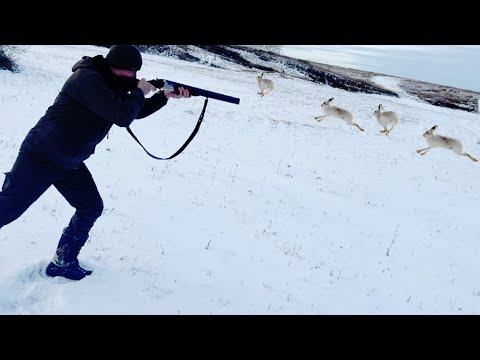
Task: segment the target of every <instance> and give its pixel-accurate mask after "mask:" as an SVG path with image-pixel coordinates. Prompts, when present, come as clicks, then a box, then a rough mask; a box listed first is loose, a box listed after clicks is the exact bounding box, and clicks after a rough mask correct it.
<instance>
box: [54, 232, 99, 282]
mask: <svg viewBox="0 0 480 360" xmlns="http://www.w3.org/2000/svg"><path fill="white" fill-rule="evenodd" d="M83 245H84V242H81V241H78V240H76V239H75V238H74V237H73V236H72V235H71V234H70V232H69V228H68V227H67V228H65V229H64V230H63V233H62V237H61V238H60V241H59V242H58V246H57V250H56V251H55V256H54V257H53V260H52V262H51V263H50V264H48V266H47V270H46V274H47V275H48V276H53V277H54V276H63V277H65V278H67V279H70V280H81V279H83V278H84V277H85V276H87V275H90V274H91V273H92V272H91V271H90V270H85V269H83V268H82V267H80V264H79V263H78V259H77V257H78V254H79V253H80V250H81V248H82V246H83Z"/></svg>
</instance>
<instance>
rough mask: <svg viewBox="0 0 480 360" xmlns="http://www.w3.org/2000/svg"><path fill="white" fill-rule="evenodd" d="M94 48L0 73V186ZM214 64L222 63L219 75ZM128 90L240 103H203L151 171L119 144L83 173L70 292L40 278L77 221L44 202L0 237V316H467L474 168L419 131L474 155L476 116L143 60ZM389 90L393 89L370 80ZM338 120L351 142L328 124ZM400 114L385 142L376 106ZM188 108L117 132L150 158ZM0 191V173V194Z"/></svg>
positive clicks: (59, 49) (475, 252) (473, 309)
mask: <svg viewBox="0 0 480 360" xmlns="http://www.w3.org/2000/svg"><path fill="white" fill-rule="evenodd" d="M107 51H108V49H106V48H102V47H95V46H78V45H77V46H29V47H28V48H27V49H26V51H25V52H24V53H22V54H20V55H19V59H18V60H19V65H20V67H21V69H22V70H21V72H20V73H16V74H12V73H10V72H7V71H0V84H1V86H0V173H4V172H6V171H9V170H10V169H11V166H12V165H13V162H14V160H15V158H16V155H17V152H18V148H19V146H20V144H21V142H22V141H23V138H24V137H25V135H26V133H27V132H28V130H29V129H30V128H31V127H32V126H33V125H34V124H35V123H36V122H37V121H38V119H39V118H40V117H41V116H42V115H43V114H44V113H45V111H46V109H47V108H48V106H50V105H51V104H52V103H53V100H54V99H55V97H56V96H57V94H58V91H59V90H60V88H61V87H62V85H63V83H64V81H65V80H66V79H67V77H68V76H69V75H70V74H71V67H72V65H73V64H74V63H75V62H76V61H78V60H79V59H80V58H81V57H82V56H84V55H89V56H94V55H96V54H103V55H105V54H106V53H107ZM216 61H221V60H218V59H217V60H216ZM138 75H139V77H145V78H147V79H152V78H166V79H170V80H174V81H177V82H181V83H185V84H190V85H192V86H196V87H201V88H205V89H208V90H211V91H216V92H220V93H223V94H227V95H230V96H235V97H239V98H240V99H241V101H240V105H233V104H228V103H223V102H219V101H215V100H210V101H209V105H208V108H207V111H206V114H205V120H204V123H203V125H202V128H201V129H200V131H199V133H198V135H197V137H196V138H195V139H194V140H193V141H192V143H191V144H190V146H189V147H188V148H187V149H186V150H185V151H184V153H182V154H181V155H180V156H179V157H177V158H176V159H174V160H172V161H167V162H161V161H156V160H154V159H151V158H149V157H148V156H147V155H146V154H145V153H144V152H143V150H142V149H141V148H140V146H139V145H138V144H137V143H135V141H134V140H133V139H132V138H131V137H130V136H129V135H128V133H127V132H126V130H125V129H121V128H118V127H114V128H112V131H111V133H110V136H109V138H108V139H105V140H104V141H103V142H102V143H101V144H100V145H99V146H98V147H97V149H96V152H95V154H94V155H93V156H92V157H91V158H90V159H89V160H87V162H86V165H87V166H88V168H89V169H90V171H91V172H92V174H93V177H94V179H95V181H96V183H97V186H98V189H99V191H100V193H101V194H102V197H103V200H104V203H105V210H104V214H103V216H102V217H100V219H99V220H98V221H97V222H96V224H95V226H94V228H93V230H92V232H91V237H90V239H89V241H88V242H87V244H86V246H85V247H84V249H83V250H82V252H81V254H80V262H81V263H82V264H83V265H84V266H85V267H88V268H92V269H93V270H94V273H93V274H92V275H91V276H89V277H87V278H85V279H83V280H81V281H79V282H74V281H70V280H66V279H61V278H49V277H46V276H45V274H44V269H45V266H46V265H47V264H48V262H49V261H50V259H51V257H52V255H53V253H54V250H55V248H56V245H57V242H58V239H59V236H60V233H61V230H62V229H63V227H64V226H65V225H66V224H67V223H68V221H69V219H70V217H71V216H72V215H73V212H74V210H73V209H72V208H71V207H70V206H69V205H68V203H67V202H66V201H65V200H64V199H63V197H62V196H61V195H60V194H59V193H58V192H57V191H56V190H55V189H54V188H51V189H49V190H48V191H47V192H46V193H45V194H44V195H43V196H42V197H41V198H40V199H39V200H38V201H37V202H36V203H35V204H34V205H33V206H32V207H30V209H29V210H28V211H27V212H26V213H25V214H24V215H23V216H22V217H21V218H19V219H18V220H17V221H15V222H13V223H11V224H9V225H7V226H5V227H4V228H2V229H1V230H0V314H479V313H480V281H479V278H478V274H479V273H480V262H479V261H478V256H479V254H480V242H479V241H478V238H479V235H480V223H479V222H478V219H477V218H478V216H477V214H478V211H477V208H478V201H479V198H480V183H479V182H478V181H477V179H478V178H479V175H480V165H479V163H474V162H472V161H470V160H469V159H468V158H466V157H460V156H457V155H455V154H454V153H453V152H450V151H447V150H443V149H434V150H432V151H430V152H429V153H428V154H427V155H425V156H423V157H422V156H419V155H418V154H417V153H416V150H417V149H421V148H425V147H426V146H427V145H426V141H425V139H424V138H423V137H422V134H423V132H424V131H425V130H426V129H429V128H431V127H432V126H433V125H435V124H436V125H438V131H437V132H438V133H439V134H444V135H449V136H454V137H458V138H460V139H461V140H463V141H464V143H465V147H466V149H467V151H468V152H469V153H471V154H472V155H473V156H475V157H477V158H478V157H480V116H479V114H475V113H470V112H466V111H461V110H453V109H447V108H441V107H436V106H433V105H430V104H426V103H424V102H419V101H417V99H416V98H414V97H409V96H406V95H405V94H402V93H400V94H399V96H400V97H398V98H397V97H392V96H386V95H378V94H362V93H352V92H347V91H345V90H341V89H335V88H332V87H329V86H327V85H323V84H316V83H313V82H311V81H306V80H302V79H299V78H296V77H293V76H285V77H284V76H281V75H278V74H269V75H270V76H269V77H270V78H271V79H272V80H274V81H275V89H274V90H273V91H272V92H271V93H270V94H268V95H267V96H265V97H263V98H261V97H259V96H258V94H257V91H258V87H257V82H256V78H255V77H256V75H258V72H257V71H253V70H248V69H245V67H242V66H235V65H234V64H232V63H229V64H228V68H227V65H225V69H223V68H220V67H212V66H208V64H198V63H194V62H188V61H183V60H179V59H174V58H170V57H164V56H158V55H145V56H144V65H143V68H142V71H141V72H140V73H139V74H138ZM374 79H375V81H376V83H377V84H378V85H379V86H383V87H387V88H388V87H390V88H391V89H390V90H392V91H396V90H395V89H398V80H397V78H392V77H376V78H374ZM331 97H334V98H335V100H334V104H336V105H338V106H342V107H345V108H348V109H350V110H352V111H353V112H354V113H355V114H356V117H357V121H358V123H359V124H360V126H362V127H363V128H364V129H365V132H359V131H358V129H356V128H354V127H351V126H348V125H346V124H345V123H343V122H341V121H339V120H336V119H333V118H327V119H325V120H323V121H322V122H320V123H317V122H316V121H315V120H314V117H315V116H318V115H322V114H323V111H322V109H321V108H320V104H321V102H323V101H324V100H326V99H328V98H331ZM380 103H381V104H383V106H384V107H385V110H393V111H396V112H397V113H398V114H399V115H400V123H399V125H398V126H397V127H396V128H395V129H394V130H393V131H392V133H391V135H390V137H387V136H385V135H384V134H381V133H380V130H381V128H380V126H379V125H378V123H377V122H376V120H375V118H374V117H373V115H372V114H373V112H374V110H375V109H376V107H377V106H378V104H380ZM202 106H203V99H202V98H191V99H182V100H170V101H169V103H168V104H167V106H166V107H164V108H163V109H161V110H160V111H159V112H157V113H155V114H154V115H152V116H150V117H148V118H146V119H143V120H138V121H136V122H135V123H134V124H133V125H132V130H133V131H134V132H135V133H136V135H137V136H138V137H139V138H140V140H141V141H142V142H143V143H144V145H145V146H146V147H147V149H148V150H149V151H151V152H153V153H154V154H156V155H159V156H167V155H170V154H171V153H173V152H174V151H175V150H177V148H178V147H179V146H180V145H181V144H182V143H183V141H184V140H185V139H186V138H187V137H188V135H189V134H190V132H191V131H192V129H193V127H194V126H195V123H196V121H197V118H198V115H199V113H200V111H201V109H202ZM1 183H3V174H2V175H1V176H0V184H1Z"/></svg>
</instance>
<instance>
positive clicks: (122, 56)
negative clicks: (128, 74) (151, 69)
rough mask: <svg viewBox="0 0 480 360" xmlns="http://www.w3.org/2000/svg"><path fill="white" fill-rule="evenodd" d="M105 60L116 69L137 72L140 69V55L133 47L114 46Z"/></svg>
mask: <svg viewBox="0 0 480 360" xmlns="http://www.w3.org/2000/svg"><path fill="white" fill-rule="evenodd" d="M105 59H106V60H107V62H108V63H109V64H110V66H112V67H114V68H116V69H121V70H133V71H138V70H140V69H141V68H142V55H141V54H140V51H139V50H138V49H137V48H136V47H135V46H133V45H114V46H112V47H111V48H110V50H109V51H108V54H107V56H106V57H105Z"/></svg>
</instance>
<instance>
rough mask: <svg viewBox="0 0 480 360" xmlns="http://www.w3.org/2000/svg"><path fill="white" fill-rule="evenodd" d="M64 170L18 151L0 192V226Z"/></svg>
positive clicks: (12, 219) (33, 199)
mask: <svg viewBox="0 0 480 360" xmlns="http://www.w3.org/2000/svg"><path fill="white" fill-rule="evenodd" d="M64 172H65V171H64V170H62V169H59V168H56V167H53V166H51V165H48V164H46V163H42V162H38V161H35V160H33V159H31V158H30V157H29V156H28V155H26V154H25V153H22V152H20V153H19V155H18V157H17V159H16V160H15V163H14V164H13V167H12V170H11V171H10V172H7V173H6V174H5V175H6V177H5V181H4V183H3V186H2V191H1V192H0V228H1V227H2V226H5V225H7V224H9V223H11V222H12V221H14V220H16V219H18V218H19V217H20V216H21V215H22V214H23V213H24V212H25V211H27V209H28V208H29V207H30V206H31V205H32V204H33V203H34V202H35V201H36V200H37V199H38V198H39V197H40V196H41V195H42V194H43V193H44V192H45V191H46V190H47V189H48V188H49V187H50V186H51V185H52V184H53V183H54V182H55V181H57V180H58V179H60V178H61V177H62V176H63V174H64Z"/></svg>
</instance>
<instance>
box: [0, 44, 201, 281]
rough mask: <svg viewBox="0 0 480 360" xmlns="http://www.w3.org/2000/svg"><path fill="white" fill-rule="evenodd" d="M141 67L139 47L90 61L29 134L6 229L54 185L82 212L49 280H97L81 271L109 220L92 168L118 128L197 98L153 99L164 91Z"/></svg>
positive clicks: (5, 213) (3, 201)
mask: <svg viewBox="0 0 480 360" xmlns="http://www.w3.org/2000/svg"><path fill="white" fill-rule="evenodd" d="M141 67H142V56H141V53H140V52H139V51H138V49H137V48H136V47H134V46H132V45H115V46H113V47H112V48H110V50H109V52H108V54H107V55H106V57H105V58H104V57H103V56H102V55H97V56H95V57H93V58H92V57H86V56H85V57H83V59H82V60H80V61H78V62H77V63H76V64H75V65H74V66H73V68H72V71H73V74H72V75H71V76H70V77H69V78H68V79H67V81H66V82H65V84H64V85H63V87H62V89H61V91H60V93H59V94H58V96H57V98H56V99H55V101H54V103H53V105H51V106H50V107H49V108H48V109H47V111H46V113H45V115H44V116H43V117H42V118H40V120H39V121H38V123H37V124H36V125H35V126H34V127H33V128H32V129H31V130H30V131H29V132H28V134H27V136H26V138H25V139H24V141H23V143H22V145H21V147H20V150H19V153H18V156H17V158H16V160H15V162H14V164H13V167H12V169H11V170H10V171H9V172H7V173H6V174H5V175H6V176H5V180H4V183H3V186H2V189H1V192H0V229H1V228H2V227H3V226H5V225H7V224H9V223H11V222H13V221H14V220H16V219H18V218H19V217H20V216H21V215H22V214H23V213H24V212H25V211H26V210H27V209H28V208H29V207H30V206H31V205H32V204H33V203H34V202H35V201H36V200H37V199H38V198H39V197H40V196H41V195H42V194H43V193H44V192H45V191H46V190H47V189H48V188H49V187H50V186H52V185H53V186H55V188H56V189H57V190H58V191H59V192H60V193H61V194H62V196H63V197H64V198H65V199H66V200H67V201H68V203H69V204H70V205H71V206H72V207H74V208H75V213H74V215H73V217H72V218H71V220H70V222H69V224H68V226H67V227H65V228H64V229H63V232H62V234H61V237H60V240H59V243H58V246H57V249H56V251H55V254H54V256H53V259H52V261H51V262H50V263H49V264H48V266H47V268H46V274H47V275H48V276H62V277H65V278H68V279H72V280H80V279H83V278H84V277H85V276H87V275H90V274H91V273H92V271H91V270H86V269H84V268H82V267H81V266H80V265H79V262H78V258H77V257H78V255H79V253H80V250H81V249H82V247H83V246H84V245H85V242H86V241H87V239H88V237H89V232H90V230H91V228H92V227H93V225H94V223H95V221H96V220H97V219H98V218H99V217H100V215H101V214H102V212H103V201H102V198H101V196H100V194H99V192H98V190H97V187H96V185H95V182H94V180H93V178H92V175H91V174H90V171H89V170H88V169H87V167H86V165H85V163H84V161H85V160H87V159H88V158H89V157H90V156H91V155H92V154H93V153H94V151H95V147H96V146H97V145H98V144H99V143H100V142H101V141H102V140H103V139H104V138H105V136H106V135H107V133H108V132H109V130H110V128H111V127H112V126H113V125H114V124H115V125H117V126H120V127H126V128H128V127H129V126H130V124H131V123H132V122H133V121H134V120H135V119H141V118H145V117H147V116H149V115H151V114H153V113H154V112H156V111H157V110H159V109H161V108H162V107H163V106H165V105H166V104H167V102H168V100H169V99H171V98H173V99H181V98H189V97H190V96H191V94H190V93H189V91H188V90H187V89H186V88H185V87H183V86H180V87H178V86H177V88H175V87H174V88H173V90H174V91H171V90H168V89H165V90H163V91H160V92H157V93H156V94H154V95H153V96H152V97H150V98H148V99H146V98H145V96H146V95H147V94H149V93H150V92H151V91H155V90H157V89H156V86H155V85H153V84H152V83H150V82H147V81H146V80H145V79H141V80H136V74H137V71H139V70H140V69H141ZM132 80H134V82H133V84H132ZM157 85H159V84H157ZM204 109H205V108H204ZM190 140H191V139H190Z"/></svg>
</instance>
